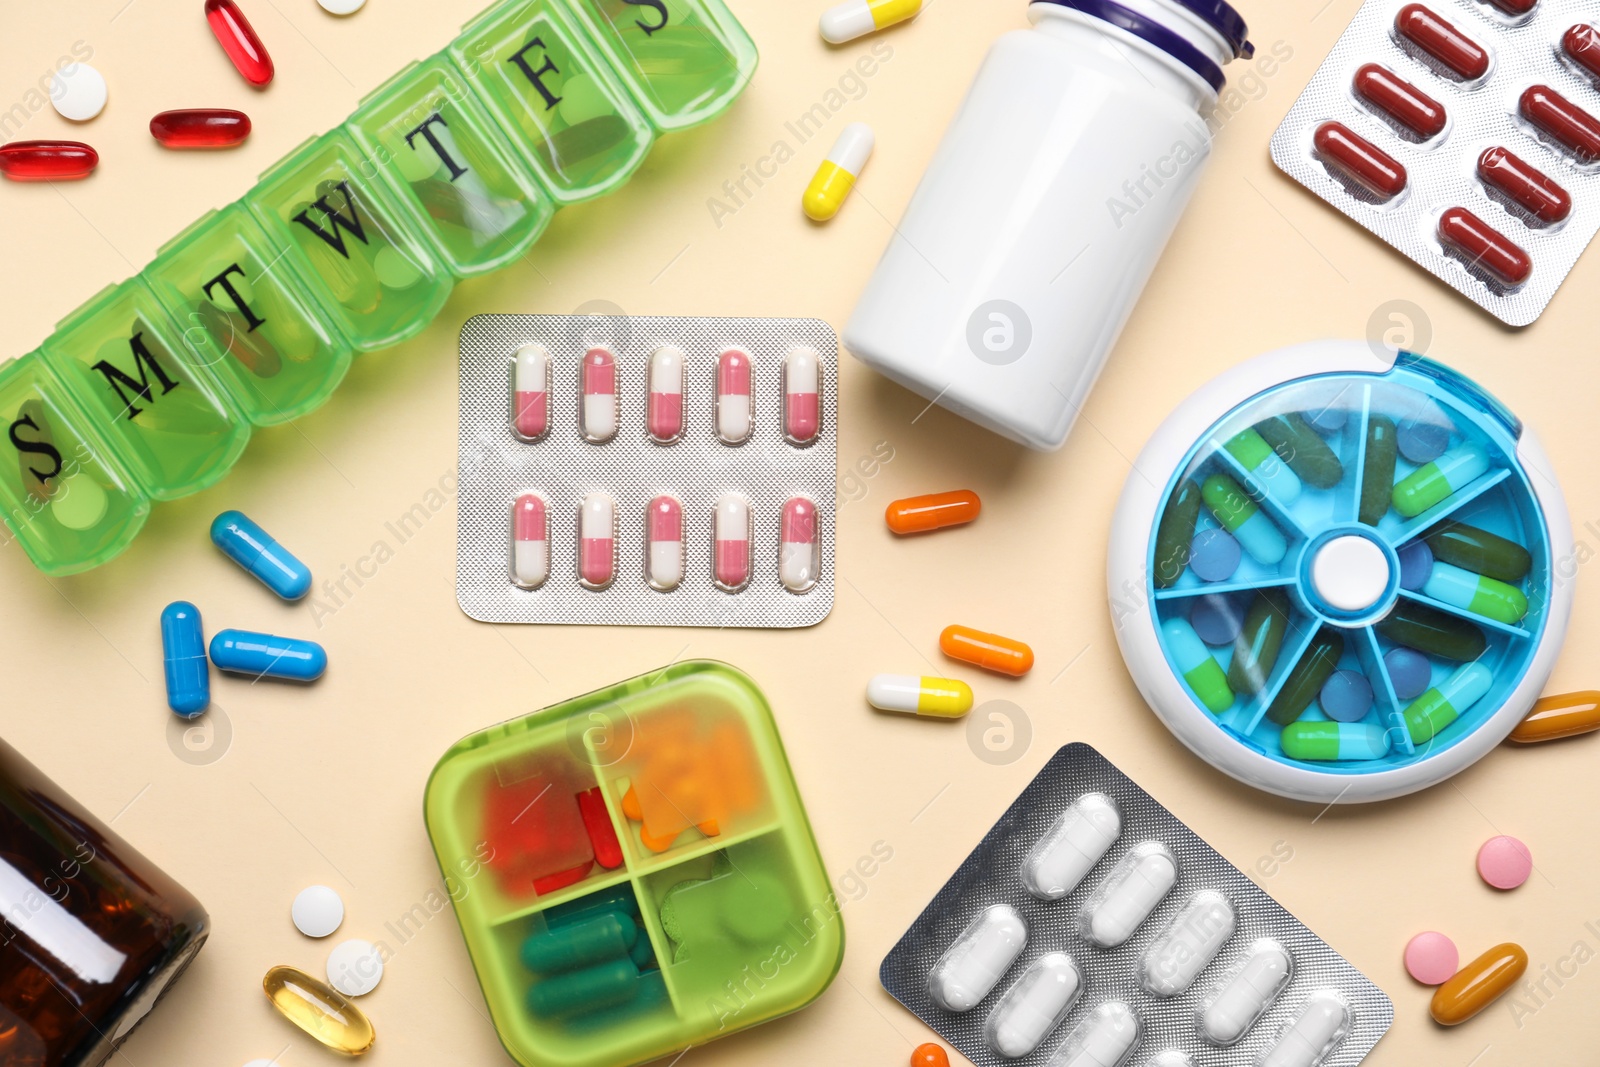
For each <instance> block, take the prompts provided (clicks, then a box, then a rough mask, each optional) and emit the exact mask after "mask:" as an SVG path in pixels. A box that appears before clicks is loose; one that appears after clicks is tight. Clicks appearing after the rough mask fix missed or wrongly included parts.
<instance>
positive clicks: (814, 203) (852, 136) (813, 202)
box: [800, 122, 877, 222]
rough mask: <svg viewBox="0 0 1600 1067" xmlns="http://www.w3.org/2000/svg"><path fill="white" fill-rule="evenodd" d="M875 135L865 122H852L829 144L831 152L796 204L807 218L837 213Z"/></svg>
mask: <svg viewBox="0 0 1600 1067" xmlns="http://www.w3.org/2000/svg"><path fill="white" fill-rule="evenodd" d="M876 143H877V137H876V136H875V135H874V134H873V132H872V127H871V126H868V125H867V124H866V123H865V122H852V123H851V124H850V125H848V126H846V127H845V128H844V130H843V132H841V133H840V134H839V139H838V140H837V141H835V142H834V143H833V151H831V152H829V153H828V158H827V159H824V160H823V161H822V166H820V167H818V168H817V173H816V175H815V176H814V177H812V179H811V184H810V185H808V186H806V195H805V196H804V197H803V198H802V199H801V201H800V206H801V207H803V208H804V209H805V212H806V215H807V217H809V218H810V219H812V220H813V221H815V222H827V221H828V220H829V219H831V218H833V217H834V216H835V215H837V214H838V213H839V209H840V208H841V207H843V206H844V201H845V198H846V197H848V196H849V195H850V190H852V189H854V188H855V187H856V179H857V178H859V177H860V176H861V169H862V168H863V167H865V166H866V165H867V160H868V159H871V158H872V146H873V145H874V144H876Z"/></svg>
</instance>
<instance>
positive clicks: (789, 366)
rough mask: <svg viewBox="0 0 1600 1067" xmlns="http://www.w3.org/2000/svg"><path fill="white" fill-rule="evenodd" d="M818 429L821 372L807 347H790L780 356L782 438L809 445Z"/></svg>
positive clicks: (817, 361)
mask: <svg viewBox="0 0 1600 1067" xmlns="http://www.w3.org/2000/svg"><path fill="white" fill-rule="evenodd" d="M821 427H822V369H821V361H820V360H819V359H818V358H817V353H816V351H815V350H814V349H810V348H791V349H790V350H789V353H788V354H787V355H786V356H784V357H783V435H784V436H785V437H787V438H788V439H789V440H790V441H792V442H793V443H794V444H797V445H809V444H810V443H811V442H812V441H814V440H816V438H817V431H818V430H819V429H821Z"/></svg>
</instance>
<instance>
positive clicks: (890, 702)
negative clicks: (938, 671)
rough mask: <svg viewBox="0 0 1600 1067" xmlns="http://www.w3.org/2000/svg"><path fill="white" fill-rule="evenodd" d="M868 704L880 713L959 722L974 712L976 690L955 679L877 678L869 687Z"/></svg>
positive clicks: (896, 675) (911, 675)
mask: <svg viewBox="0 0 1600 1067" xmlns="http://www.w3.org/2000/svg"><path fill="white" fill-rule="evenodd" d="M867 703H868V704H871V705H872V706H873V707H875V708H877V709H878V710H879V711H900V712H904V713H905V714H907V715H924V716H927V717H930V718H935V719H959V718H961V716H963V715H965V714H966V713H967V712H969V711H971V710H972V687H971V686H969V685H967V683H966V682H962V681H958V680H956V679H954V678H931V677H923V678H918V677H917V676H916V675H914V674H877V675H873V677H872V681H870V682H868V683H867Z"/></svg>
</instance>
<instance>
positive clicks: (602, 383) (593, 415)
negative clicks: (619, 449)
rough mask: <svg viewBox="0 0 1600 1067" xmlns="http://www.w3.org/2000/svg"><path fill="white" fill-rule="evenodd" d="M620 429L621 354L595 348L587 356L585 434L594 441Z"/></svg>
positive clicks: (585, 371)
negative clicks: (618, 360) (619, 368)
mask: <svg viewBox="0 0 1600 1067" xmlns="http://www.w3.org/2000/svg"><path fill="white" fill-rule="evenodd" d="M616 433H617V357H616V356H614V355H612V354H611V350H610V349H606V348H591V349H589V351H588V352H586V353H584V357H583V436H584V440H586V441H589V442H590V443H591V444H600V443H602V442H604V441H609V440H611V438H613V437H614V436H616Z"/></svg>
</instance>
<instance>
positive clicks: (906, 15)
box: [818, 0, 922, 44]
mask: <svg viewBox="0 0 1600 1067" xmlns="http://www.w3.org/2000/svg"><path fill="white" fill-rule="evenodd" d="M921 11H922V0H845V2H844V3H842V4H839V5H837V6H836V7H830V8H829V9H828V10H827V11H824V12H823V13H822V22H821V24H820V26H819V27H818V28H819V29H820V30H821V31H822V39H823V40H824V41H827V42H828V43H829V44H844V43H845V42H846V41H853V40H855V39H856V38H857V37H862V36H865V35H866V34H869V33H871V32H873V31H874V30H883V29H887V28H888V27H890V26H893V25H894V24H895V23H897V22H906V21H908V20H910V19H913V18H916V17H917V15H918V14H920V13H921Z"/></svg>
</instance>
